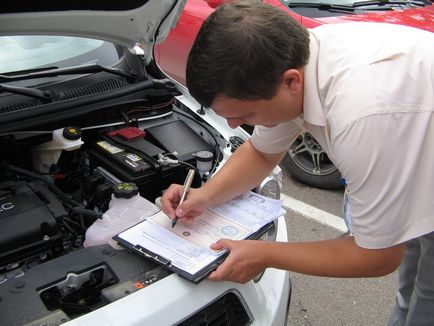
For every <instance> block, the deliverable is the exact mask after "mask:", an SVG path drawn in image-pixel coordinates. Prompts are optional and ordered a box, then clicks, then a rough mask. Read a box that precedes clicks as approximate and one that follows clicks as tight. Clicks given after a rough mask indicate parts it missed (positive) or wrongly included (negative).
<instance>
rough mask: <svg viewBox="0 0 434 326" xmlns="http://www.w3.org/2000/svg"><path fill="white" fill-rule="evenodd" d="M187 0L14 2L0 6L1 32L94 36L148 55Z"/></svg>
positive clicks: (4, 33) (6, 33)
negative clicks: (137, 46)
mask: <svg viewBox="0 0 434 326" xmlns="http://www.w3.org/2000/svg"><path fill="white" fill-rule="evenodd" d="M185 2H186V0H133V1H123V2H122V1H116V0H108V1H96V2H95V1H83V0H80V1H77V0H75V1H64V0H63V1H47V0H45V1H37V2H34V3H32V4H30V5H29V4H28V3H27V2H23V1H15V2H14V3H13V4H8V5H2V8H1V9H0V11H1V12H0V14H1V16H0V19H1V24H0V35H4V36H11V35H65V36H77V37H86V38H95V39H99V40H105V41H109V42H112V43H115V44H118V45H122V46H125V47H127V48H132V47H134V46H135V45H137V44H140V45H141V47H142V48H143V50H144V51H145V55H146V56H147V57H150V55H151V54H152V47H153V45H154V44H155V43H158V42H162V41H163V40H164V39H165V38H166V37H167V34H168V33H169V31H170V29H171V28H173V27H174V26H175V25H176V23H177V21H178V19H179V16H180V14H181V11H182V9H183V7H184V5H185Z"/></svg>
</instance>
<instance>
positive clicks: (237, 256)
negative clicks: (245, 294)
mask: <svg viewBox="0 0 434 326" xmlns="http://www.w3.org/2000/svg"><path fill="white" fill-rule="evenodd" d="M258 244H260V242H258V241H257V240H256V241H255V240H239V241H234V240H228V239H222V240H219V241H217V242H216V243H214V244H212V245H211V246H210V247H211V248H212V249H214V250H219V249H227V250H229V251H230V253H229V255H228V256H227V257H226V259H225V260H224V262H223V263H222V264H221V265H220V266H219V267H217V269H216V270H215V271H214V272H212V273H211V274H210V275H209V276H208V280H210V281H232V282H237V283H246V282H248V281H250V280H251V279H253V278H254V277H256V276H257V275H258V274H259V273H260V272H262V271H263V270H264V269H265V268H266V266H265V265H264V264H263V263H262V262H261V260H260V259H258V255H257V252H258V251H257V250H254V249H255V248H256V247H257V245H258Z"/></svg>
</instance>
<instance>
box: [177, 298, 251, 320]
mask: <svg viewBox="0 0 434 326" xmlns="http://www.w3.org/2000/svg"><path fill="white" fill-rule="evenodd" d="M251 322H252V319H251V318H250V316H249V313H248V312H247V310H246V308H245V307H244V305H243V303H242V302H241V300H240V299H239V297H238V296H237V295H236V294H234V293H227V294H225V295H224V296H222V297H221V298H219V299H218V300H216V301H214V302H212V303H211V304H209V305H208V306H206V307H205V308H203V309H202V310H200V311H199V312H197V313H196V314H195V315H194V316H192V317H190V318H188V319H187V320H185V321H183V322H182V323H180V324H178V325H181V326H196V325H198V326H199V325H201V326H202V325H203V326H205V325H206V326H208V325H209V326H217V325H228V326H229V325H234V326H242V325H249V324H250V323H251Z"/></svg>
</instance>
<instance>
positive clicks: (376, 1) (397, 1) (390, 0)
mask: <svg viewBox="0 0 434 326" xmlns="http://www.w3.org/2000/svg"><path fill="white" fill-rule="evenodd" d="M384 5H387V6H393V5H400V6H425V4H424V2H423V1H417V0H366V1H358V2H354V3H352V4H351V5H339V4H334V3H327V2H318V3H312V2H291V3H289V4H288V7H289V8H297V7H305V8H317V9H319V10H328V11H334V10H339V11H355V10H356V9H358V8H359V7H365V6H379V7H381V6H384Z"/></svg>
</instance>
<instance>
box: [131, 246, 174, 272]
mask: <svg viewBox="0 0 434 326" xmlns="http://www.w3.org/2000/svg"><path fill="white" fill-rule="evenodd" d="M133 248H134V250H136V251H138V252H140V253H141V254H142V255H143V256H145V257H148V258H151V259H152V260H155V261H157V262H159V263H160V264H163V265H166V266H169V267H171V266H172V262H171V261H170V260H168V259H166V258H164V257H161V256H159V255H156V254H154V253H153V252H151V251H149V250H146V249H145V248H143V247H142V246H140V245H135V246H134V247H133Z"/></svg>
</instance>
